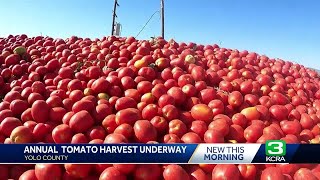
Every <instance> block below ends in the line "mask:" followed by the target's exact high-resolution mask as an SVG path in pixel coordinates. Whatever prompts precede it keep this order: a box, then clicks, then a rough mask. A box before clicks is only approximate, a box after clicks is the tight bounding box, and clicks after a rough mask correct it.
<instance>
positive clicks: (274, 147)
mask: <svg viewBox="0 0 320 180" xmlns="http://www.w3.org/2000/svg"><path fill="white" fill-rule="evenodd" d="M285 154H286V143H285V142H284V141H281V140H273V141H267V142H266V155H269V156H284V155H285Z"/></svg>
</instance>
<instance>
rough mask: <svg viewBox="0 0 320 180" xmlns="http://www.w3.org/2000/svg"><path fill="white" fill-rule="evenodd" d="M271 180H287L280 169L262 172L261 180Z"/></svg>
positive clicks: (269, 169)
mask: <svg viewBox="0 0 320 180" xmlns="http://www.w3.org/2000/svg"><path fill="white" fill-rule="evenodd" d="M270 179H277V180H285V177H284V175H283V174H282V172H281V169H280V168H277V167H268V168H266V169H265V170H263V171H262V174H261V180H270Z"/></svg>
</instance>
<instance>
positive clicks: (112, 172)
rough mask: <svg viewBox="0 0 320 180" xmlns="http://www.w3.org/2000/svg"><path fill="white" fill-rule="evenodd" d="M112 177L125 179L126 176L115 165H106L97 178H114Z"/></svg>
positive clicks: (111, 179) (100, 179) (104, 179)
mask: <svg viewBox="0 0 320 180" xmlns="http://www.w3.org/2000/svg"><path fill="white" fill-rule="evenodd" d="M114 179H116V180H126V179H127V178H126V176H125V175H123V174H122V173H121V172H120V171H119V170H117V169H116V168H115V167H108V168H107V169H105V170H104V171H103V172H102V173H101V174H100V177H99V180H114Z"/></svg>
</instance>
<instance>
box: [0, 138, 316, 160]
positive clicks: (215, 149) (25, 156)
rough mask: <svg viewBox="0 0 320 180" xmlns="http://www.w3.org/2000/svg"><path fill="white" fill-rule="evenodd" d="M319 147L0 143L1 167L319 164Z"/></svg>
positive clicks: (282, 144) (277, 142)
mask: <svg viewBox="0 0 320 180" xmlns="http://www.w3.org/2000/svg"><path fill="white" fill-rule="evenodd" d="M318 152H320V145H319V144H286V143H285V141H281V140H270V141H267V142H266V143H265V144H248V143H246V144H240V143H239V144H0V153H1V156H0V164H35V163H48V164H51V163H55V164H65V163H74V164H115V163H119V164H129V163H132V164H168V163H172V164H266V163H272V164H275V163H317V164H318V163H320V153H318Z"/></svg>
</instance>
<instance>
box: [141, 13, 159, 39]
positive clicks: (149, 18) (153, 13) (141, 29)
mask: <svg viewBox="0 0 320 180" xmlns="http://www.w3.org/2000/svg"><path fill="white" fill-rule="evenodd" d="M156 13H160V12H159V11H156V12H154V13H153V14H152V15H151V17H150V18H149V19H148V21H147V22H146V24H144V26H143V27H142V29H141V30H140V31H139V33H138V34H137V35H136V38H137V37H138V36H139V35H140V33H141V32H142V31H143V30H144V28H145V27H146V26H147V25H148V23H149V22H150V21H151V19H152V18H153V16H154V15H155V14H156Z"/></svg>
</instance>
